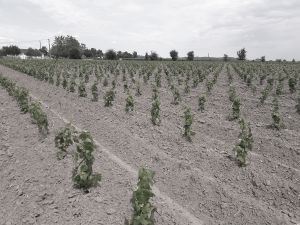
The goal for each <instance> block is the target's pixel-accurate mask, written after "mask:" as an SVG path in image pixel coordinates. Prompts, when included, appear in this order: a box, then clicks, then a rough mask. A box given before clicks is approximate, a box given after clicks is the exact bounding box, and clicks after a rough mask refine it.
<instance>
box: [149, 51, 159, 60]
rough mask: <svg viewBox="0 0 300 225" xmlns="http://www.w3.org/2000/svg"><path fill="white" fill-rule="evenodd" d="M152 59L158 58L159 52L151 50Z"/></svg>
mask: <svg viewBox="0 0 300 225" xmlns="http://www.w3.org/2000/svg"><path fill="white" fill-rule="evenodd" d="M150 60H158V54H157V53H156V52H151V54H150Z"/></svg>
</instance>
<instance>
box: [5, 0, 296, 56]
mask: <svg viewBox="0 0 300 225" xmlns="http://www.w3.org/2000/svg"><path fill="white" fill-rule="evenodd" d="M58 34H70V35H72V36H75V37H77V38H78V40H79V41H80V42H82V43H85V44H86V45H87V47H89V48H91V47H95V48H97V49H98V48H99V49H102V50H103V51H105V50H107V49H110V48H113V49H115V50H121V51H125V50H127V51H130V52H132V51H134V50H136V51H137V52H138V53H139V54H141V55H144V54H145V52H146V51H148V52H150V51H151V50H153V51H156V52H157V53H158V54H159V55H161V56H164V57H166V56H169V51H170V50H171V49H176V50H177V51H178V52H179V56H185V55H186V53H187V52H188V51H190V50H193V51H194V52H195V55H197V56H206V55H207V54H208V53H209V54H210V56H223V54H224V53H227V54H228V55H230V56H234V57H235V56H236V51H237V50H239V49H240V48H242V47H245V48H246V50H247V52H248V54H247V58H257V57H260V56H262V55H265V56H266V58H267V59H277V58H286V59H288V60H290V59H292V58H295V59H297V60H300V0H172V1H171V0H89V1H83V0H0V46H1V45H2V46H3V45H5V44H6V42H8V41H12V42H18V43H16V44H17V45H19V46H20V47H22V48H25V47H26V48H27V47H29V46H32V47H39V42H38V41H35V42H24V41H31V40H40V39H47V38H50V39H52V40H53V37H54V36H55V35H58ZM42 44H43V45H46V44H47V42H46V41H45V40H44V41H42Z"/></svg>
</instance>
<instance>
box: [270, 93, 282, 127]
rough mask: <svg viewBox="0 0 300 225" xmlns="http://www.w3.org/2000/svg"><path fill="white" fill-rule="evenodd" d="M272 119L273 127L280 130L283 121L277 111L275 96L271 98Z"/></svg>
mask: <svg viewBox="0 0 300 225" xmlns="http://www.w3.org/2000/svg"><path fill="white" fill-rule="evenodd" d="M272 119H273V124H272V125H273V127H274V128H276V129H277V130H280V129H281V128H283V127H284V124H283V121H282V119H281V116H280V113H279V106H278V99H277V98H276V97H275V98H274V99H273V112H272Z"/></svg>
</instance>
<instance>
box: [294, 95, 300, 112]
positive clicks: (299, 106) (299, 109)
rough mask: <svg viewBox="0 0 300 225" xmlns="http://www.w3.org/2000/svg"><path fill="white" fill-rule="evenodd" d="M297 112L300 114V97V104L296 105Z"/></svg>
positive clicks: (299, 101)
mask: <svg viewBox="0 0 300 225" xmlns="http://www.w3.org/2000/svg"><path fill="white" fill-rule="evenodd" d="M295 108H296V112H297V113H298V114H300V97H298V104H297V105H296V107H295Z"/></svg>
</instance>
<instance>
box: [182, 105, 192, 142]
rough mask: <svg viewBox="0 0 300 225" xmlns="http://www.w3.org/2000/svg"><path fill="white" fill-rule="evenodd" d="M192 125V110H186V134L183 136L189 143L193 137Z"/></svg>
mask: <svg viewBox="0 0 300 225" xmlns="http://www.w3.org/2000/svg"><path fill="white" fill-rule="evenodd" d="M192 123H193V116H192V114H191V109H190V108H186V110H185V112H184V134H183V136H184V137H186V139H187V140H188V141H191V140H192V138H191V135H192Z"/></svg>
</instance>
